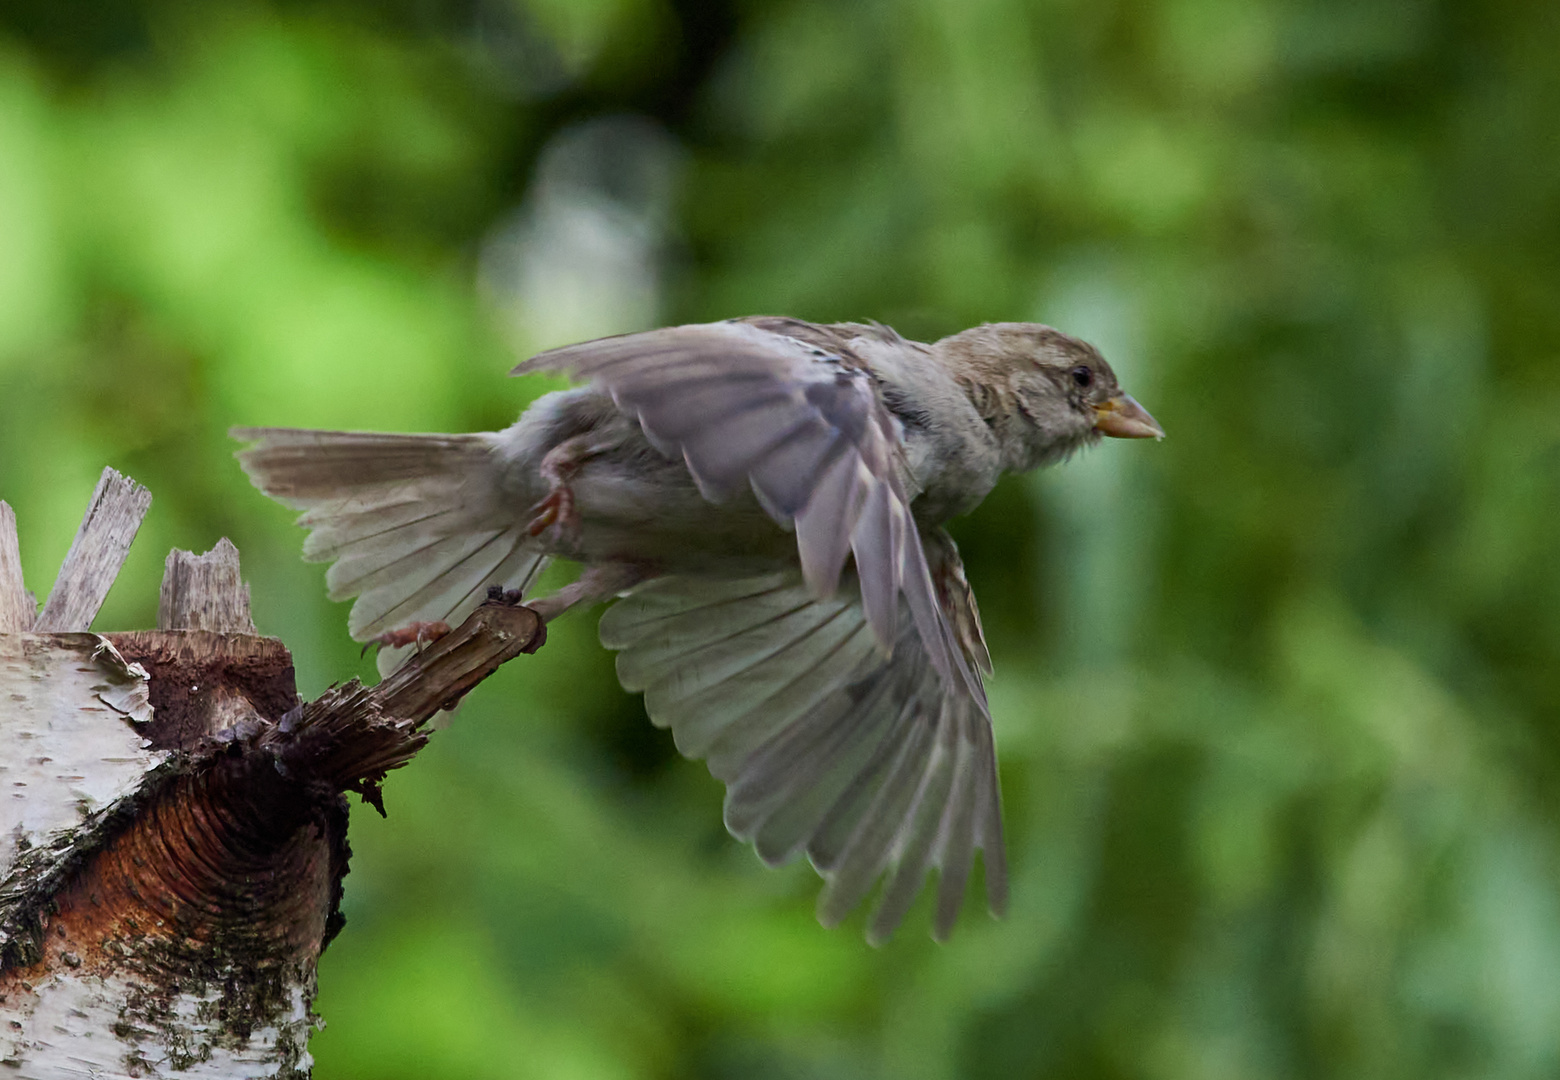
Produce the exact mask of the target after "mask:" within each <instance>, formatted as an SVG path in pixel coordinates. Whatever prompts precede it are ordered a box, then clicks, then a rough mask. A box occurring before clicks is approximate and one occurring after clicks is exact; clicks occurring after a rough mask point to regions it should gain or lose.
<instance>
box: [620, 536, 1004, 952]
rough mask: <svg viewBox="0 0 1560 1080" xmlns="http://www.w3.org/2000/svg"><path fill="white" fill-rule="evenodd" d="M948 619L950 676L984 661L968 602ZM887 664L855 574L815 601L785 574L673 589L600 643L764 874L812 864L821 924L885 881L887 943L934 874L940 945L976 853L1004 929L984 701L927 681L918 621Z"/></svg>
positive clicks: (944, 550) (881, 925)
mask: <svg viewBox="0 0 1560 1080" xmlns="http://www.w3.org/2000/svg"><path fill="white" fill-rule="evenodd" d="M929 539H930V540H931V541H933V542H932V545H931V550H932V553H933V573H934V574H935V575H936V578H937V581H938V584H939V586H943V585H944V583H947V584H950V585H955V586H956V585H958V584H960V583H962V580H963V579H962V573H961V572H960V571H959V567H958V556H957V553H956V552H955V551H954V549H953V544H952V541H951V540H948V539H947V538H946V535H945V534H942V533H940V531H939V532H938V533H936V534H932V535H931V536H930V537H929ZM939 591H941V592H944V594H945V596H946V597H947V598H949V601H950V603H952V604H953V605H954V607H955V609H956V613H955V615H954V622H955V624H956V625H958V626H960V627H961V628H963V629H964V630H965V631H967V633H961V634H960V636H959V641H960V643H961V645H960V657H959V659H960V661H961V663H962V664H964V665H965V667H966V669H968V667H969V666H971V665H975V664H978V663H979V662H980V658H981V657H983V656H984V653H985V647H984V644H982V643H981V641H980V623H979V619H978V617H977V616H976V614H975V611H974V609H973V607H969V606H966V605H965V603H964V598H966V597H967V596H968V593H967V591H962V592H961V591H960V589H959V588H957V587H954V588H940V589H939ZM901 626H902V629H901V631H900V635H899V639H898V640H897V641H896V642H895V647H894V649H893V652H892V654H891V655H890V656H887V657H885V656H884V654H883V652H882V651H881V650H880V649H879V648H878V647H877V645H876V642H875V641H874V637H873V632H872V630H871V628H870V627H869V625H868V620H867V614H866V611H865V608H864V606H863V603H862V599H861V593H860V590H859V589H858V588H857V583H856V580H855V578H854V575H850V574H847V575H846V576H845V579H844V580H843V582H842V583H841V586H840V588H839V589H838V590H837V591H836V592H835V594H834V595H833V596H832V597H828V598H819V597H818V596H817V595H816V594H815V593H814V592H813V591H812V590H811V589H810V588H809V587H808V586H807V584H806V583H805V582H804V581H803V580H802V579H801V577H800V575H799V574H797V573H796V572H795V571H785V572H779V573H775V574H771V575H767V576H759V577H748V578H740V579H731V578H716V577H696V576H672V577H663V578H659V579H656V580H654V581H651V582H649V583H648V584H646V585H644V586H642V587H641V588H639V589H638V590H636V591H634V592H632V593H630V594H629V595H628V596H627V597H626V598H624V599H622V600H619V601H618V602H617V603H616V604H615V605H614V606H612V607H611V608H609V609H608V610H607V612H606V614H605V615H603V616H602V620H601V640H602V642H603V644H605V645H606V646H608V647H609V648H612V649H617V650H619V654H618V659H617V667H618V675H619V678H620V679H621V680H622V682H623V685H624V686H625V687H626V688H627V689H629V690H635V691H643V692H644V695H645V707H646V710H647V711H648V712H649V714H650V718H651V719H652V720H653V721H654V722H655V723H656V724H657V725H659V726H661V727H670V728H671V729H672V733H673V736H674V737H675V739H676V741H677V747H678V749H679V750H681V751H682V752H683V753H684V754H686V755H687V756H689V757H700V758H706V759H708V762H709V767H710V772H711V773H713V774H714V775H715V776H716V777H717V778H719V779H720V780H722V781H724V782H725V784H726V807H725V820H726V826H727V828H728V829H730V830H731V832H732V834H733V835H735V836H737V837H739V838H741V839H744V840H748V841H751V842H752V843H753V845H754V847H755V848H756V849H757V851H758V854H759V855H760V856H761V857H762V858H763V859H764V860H765V861H766V862H768V863H771V864H773V863H779V862H783V861H785V860H787V859H789V858H791V857H793V856H795V855H796V854H798V853H800V852H806V854H807V856H808V858H809V859H811V861H812V863H813V865H814V866H815V867H816V868H817V869H818V871H819V873H821V874H822V875H823V877H824V879H825V881H826V884H825V886H824V889H823V893H822V894H821V895H820V897H819V899H818V916H819V919H820V920H822V921H823V923H824V924H825V925H833V924H834V923H836V922H838V921H839V920H840V919H842V918H843V917H844V916H845V914H846V913H847V912H848V911H850V910H851V909H852V908H854V907H855V906H856V905H857V904H858V903H860V902H861V901H862V900H863V899H864V898H865V897H866V896H867V894H868V893H869V892H871V891H872V888H873V886H874V885H875V884H876V883H877V882H878V880H879V879H883V880H884V882H885V884H884V888H883V891H882V898H881V900H880V901H879V903H878V905H877V908H876V910H875V911H874V912H873V914H872V917H871V921H870V924H869V926H868V930H867V934H868V938H869V940H872V941H873V942H874V943H875V942H877V941H881V940H883V939H885V938H886V937H888V935H889V934H891V933H892V932H893V930H894V929H895V927H897V926H898V924H899V922H900V920H901V919H903V918H904V915H905V912H906V911H907V910H908V909H909V907H910V905H911V903H912V902H913V901H914V899H915V897H916V895H917V894H918V893H919V892H920V890H921V886H922V883H923V881H924V880H925V878H926V876H927V873H928V872H929V871H930V870H931V869H932V868H934V867H935V868H936V869H937V870H938V875H939V880H938V886H937V908H936V915H935V917H934V922H933V932H934V934H935V936H937V937H938V938H939V939H941V938H943V937H946V936H947V934H948V933H949V931H950V930H951V929H952V927H953V924H954V921H955V919H956V918H957V916H958V913H959V908H960V906H961V904H962V903H963V898H964V892H965V885H966V882H967V880H968V877H969V874H970V870H971V868H972V866H973V865H974V859H975V851H976V850H977V849H980V850H981V851H983V852H984V863H985V882H986V895H987V899H988V902H989V904H990V907H991V909H992V910H993V911H994V912H1000V911H1001V910H1002V908H1003V907H1004V906H1005V903H1006V897H1007V867H1006V862H1005V858H1004V854H1003V845H1002V819H1001V808H1000V800H999V796H998V790H997V770H996V755H995V750H994V748H993V745H992V734H991V721H990V716H989V714H988V712H987V709H986V701H985V696H984V694H983V693H982V692H980V689H979V686H980V684H979V680H978V679H976V680H975V683H974V687H975V689H974V690H973V692H972V690H971V688H970V687H969V686H967V685H965V684H964V683H963V682H962V680H961V681H959V682H949V681H947V680H945V679H943V678H942V677H941V676H939V675H938V674H937V672H936V671H935V670H934V668H933V666H932V663H931V657H930V654H929V651H928V650H927V648H926V647H925V643H924V641H923V640H922V638H921V637H920V635H919V634H918V633H917V630H916V628H915V626H914V624H913V622H911V621H909V620H903V621H902V622H901Z"/></svg>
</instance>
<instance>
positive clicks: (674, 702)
mask: <svg viewBox="0 0 1560 1080" xmlns="http://www.w3.org/2000/svg"><path fill="white" fill-rule="evenodd" d="M538 371H550V372H560V373H564V374H567V375H569V376H572V377H573V378H575V379H576V380H577V381H580V382H582V383H583V385H579V386H576V387H574V388H573V389H569V390H563V391H559V392H556V393H550V394H546V395H544V396H542V397H540V398H538V399H537V400H536V401H535V402H534V403H533V404H532V405H531V406H530V408H528V409H527V410H526V411H525V413H524V414H523V415H522V416H521V417H520V419H519V420H518V421H517V422H516V423H515V424H513V425H512V426H510V427H509V428H506V429H505V430H503V431H499V432H493V433H481V434H468V435H396V434H371V433H357V432H340V431H305V430H295V429H284V428H237V429H234V431H233V435H234V436H235V437H236V438H238V439H240V440H243V441H245V442H248V443H252V445H251V446H249V447H248V448H247V449H244V450H242V451H240V452H239V454H238V457H239V460H240V462H241V463H242V465H243V467H244V469H245V471H246V472H247V473H248V474H249V476H250V478H251V479H252V480H253V481H254V483H255V485H256V486H257V487H259V488H260V490H261V491H263V492H265V493H266V494H267V495H269V496H271V497H273V498H275V499H277V500H278V501H280V502H282V503H284V504H285V505H287V506H290V507H292V508H294V509H298V510H302V511H303V514H302V516H301V517H299V519H298V523H299V524H300V525H302V526H304V527H305V528H307V529H308V530H310V532H309V536H308V538H307V539H306V540H305V542H304V548H303V550H304V557H305V558H306V559H309V560H312V561H322V562H330V563H332V564H333V565H332V566H331V567H330V569H329V571H328V572H327V574H326V583H327V585H328V587H329V590H330V596H331V598H332V599H336V600H344V599H349V598H353V597H356V603H355V604H354V605H353V607H352V612H351V615H350V617H349V620H348V626H349V630H350V632H351V634H352V636H353V637H354V638H355V639H357V640H359V641H374V640H379V641H382V642H383V643H385V644H386V645H387V646H388V645H391V644H395V643H404V642H408V641H414V640H416V639H417V638H419V637H421V636H422V630H421V628H422V627H424V626H426V625H428V624H431V623H436V622H439V621H451V622H453V621H456V620H459V619H461V618H464V616H465V615H466V614H467V613H468V612H469V611H470V610H472V609H473V608H474V607H475V606H476V605H477V604H478V603H480V602H481V600H482V599H484V598H485V596H486V595H487V592H488V590H489V589H490V588H492V587H494V586H497V587H501V588H504V589H506V590H511V591H518V592H519V594H520V595H521V596H523V597H524V598H525V599H526V602H528V603H529V604H530V606H531V607H533V608H534V609H535V610H536V611H537V612H538V613H539V614H541V615H542V617H543V618H544V619H546V620H551V619H553V618H556V617H557V616H558V615H560V614H562V613H563V612H564V611H567V610H569V609H571V608H575V607H581V606H585V605H592V604H596V603H599V602H602V601H607V600H613V599H614V598H616V599H615V602H614V603H613V604H612V606H611V607H609V608H608V609H607V611H606V612H605V613H604V614H603V616H602V618H601V623H600V635H601V640H602V643H603V644H604V645H606V646H607V647H608V648H610V649H614V650H616V651H617V654H618V655H617V672H618V676H619V679H620V681H621V682H622V684H623V686H624V688H625V689H627V690H629V691H635V692H643V694H644V701H645V708H646V711H647V712H648V713H649V716H650V719H651V720H652V721H653V722H654V723H655V724H657V725H658V726H661V727H669V728H670V729H671V731H672V735H673V738H674V740H675V741H676V744H677V748H678V750H679V751H681V752H682V753H683V754H685V755H687V756H689V757H693V758H703V759H705V760H706V762H707V763H708V765H709V769H710V772H711V773H713V774H714V775H715V776H716V777H717V778H719V779H720V780H722V781H723V782H724V783H725V785H726V800H725V824H726V827H727V828H728V829H729V830H730V831H731V833H732V834H733V835H734V836H736V837H738V838H740V839H742V840H745V841H748V842H750V843H752V844H753V846H754V848H755V849H756V850H757V852H758V854H759V856H760V857H761V858H762V859H763V860H764V861H765V862H766V863H768V864H771V865H775V864H779V863H781V862H784V861H786V860H788V859H791V858H793V857H795V856H797V855H799V854H804V853H805V854H806V856H807V857H808V859H809V860H811V862H812V864H813V866H814V867H815V868H816V869H817V870H818V872H819V873H820V874H821V875H822V877H823V878H824V880H825V884H824V888H823V891H822V893H821V894H820V896H819V900H818V917H819V919H820V920H821V921H822V922H823V923H824V924H825V925H827V926H832V925H834V924H835V923H837V922H838V921H839V920H840V919H842V918H843V917H844V916H845V915H846V914H847V913H848V912H849V911H850V910H852V909H853V908H854V907H856V905H857V904H859V903H860V902H861V901H862V900H864V899H865V898H866V897H867V896H868V894H870V893H871V892H872V891H873V889H874V887H875V886H877V885H878V884H879V883H880V882H881V883H882V886H881V892H880V898H879V900H878V903H877V906H876V908H875V909H874V911H873V913H872V915H871V917H870V919H869V923H868V930H867V934H868V938H869V940H872V941H873V942H874V943H875V942H878V941H881V940H883V939H885V938H887V937H888V936H889V935H890V934H891V933H892V932H893V930H894V929H895V928H896V927H897V926H898V924H899V923H900V921H901V920H902V919H903V918H904V915H905V913H906V912H907V910H908V909H909V908H910V906H911V904H912V902H913V901H914V899H915V897H916V896H917V895H918V894H919V892H920V891H921V888H922V886H923V883H924V882H925V881H926V879H927V877H928V875H929V873H930V871H931V870H932V869H934V868H935V869H936V871H937V886H936V889H937V892H936V907H935V913H934V914H933V916H932V925H933V935H934V936H935V937H937V938H938V939H939V940H941V939H943V938H945V937H946V936H947V935H948V934H949V932H950V931H951V930H952V928H953V925H954V922H955V920H956V918H957V916H958V913H959V909H960V907H961V905H962V903H963V898H964V894H965V891H966V884H967V880H968V878H969V875H970V873H971V870H972V868H973V865H974V860H975V852H976V851H977V850H978V851H980V852H982V859H983V863H984V878H985V886H986V896H987V902H988V906H989V907H990V908H991V910H992V911H993V913H996V914H1000V913H1001V912H1002V910H1003V908H1004V906H1005V904H1006V897H1007V865H1006V859H1005V855H1004V850H1003V840H1002V818H1001V806H1000V796H999V792H998V784H997V763H996V753H995V748H994V745H993V740H992V730H991V717H990V712H989V710H988V707H987V702H986V695H985V691H984V688H983V677H984V676H985V675H987V674H989V673H990V671H991V664H990V658H989V655H988V653H987V650H986V645H985V641H984V637H983V634H982V630H981V625H980V616H979V614H978V611H977V609H976V606H975V597H974V595H973V594H972V592H971V591H970V587H969V585H968V583H967V582H966V581H965V577H964V571H963V567H962V565H961V563H960V561H959V555H958V551H957V549H956V548H955V547H954V543H953V540H952V539H951V538H950V537H949V535H948V533H947V532H946V531H945V529H944V528H943V525H944V523H945V522H947V521H948V520H949V519H951V518H954V517H957V516H959V515H961V514H965V513H968V512H969V511H971V510H973V509H974V508H975V507H976V506H977V505H979V503H980V502H981V500H982V499H983V498H984V497H985V496H986V494H987V493H988V492H989V491H990V490H991V489H992V487H993V486H994V485H995V484H996V482H997V479H998V478H999V477H1000V476H1001V475H1002V474H1003V473H1006V472H1025V471H1028V470H1030V469H1035V468H1038V467H1040V466H1044V465H1048V464H1052V463H1055V462H1059V461H1061V460H1063V459H1065V458H1066V457H1068V456H1069V455H1070V454H1072V453H1073V452H1075V451H1077V450H1079V449H1081V448H1083V447H1086V446H1089V445H1091V444H1093V443H1095V442H1097V441H1099V439H1100V438H1101V436H1107V435H1108V436H1115V437H1118V438H1161V437H1163V435H1164V432H1163V431H1162V430H1161V429H1160V427H1159V425H1158V424H1157V423H1155V421H1154V419H1153V418H1152V417H1151V416H1150V415H1149V414H1148V412H1147V411H1145V410H1144V409H1143V408H1142V406H1140V405H1138V403H1137V402H1136V401H1134V400H1133V399H1132V398H1131V397H1130V396H1128V395H1127V394H1126V393H1125V392H1123V391H1122V390H1121V388H1120V387H1119V386H1118V385H1117V381H1116V376H1115V374H1114V373H1113V372H1112V371H1111V368H1110V365H1109V364H1107V363H1106V362H1105V359H1104V357H1102V356H1101V355H1100V353H1099V352H1098V351H1097V350H1096V349H1094V348H1093V347H1092V346H1090V345H1088V344H1087V343H1085V342H1083V341H1080V340H1078V339H1076V338H1073V337H1069V336H1068V335H1066V334H1064V333H1062V332H1060V331H1058V330H1054V329H1052V328H1050V327H1047V326H1041V325H1038V324H1035V323H991V324H986V325H982V326H977V327H975V328H973V329H970V330H966V331H964V332H962V333H959V334H954V335H953V336H951V337H947V338H943V339H942V340H940V341H937V342H935V343H933V344H929V345H928V344H922V343H920V342H914V341H909V340H906V339H905V338H903V337H901V336H900V335H899V334H898V333H896V332H895V331H893V330H891V329H889V328H888V327H886V326H882V325H879V324H876V323H870V324H862V323H836V324H832V325H819V324H815V323H809V322H804V321H802V320H800V319H792V318H783V317H769V316H761V317H753V318H744V319H733V320H730V321H726V322H717V323H708V324H699V325H689V326H675V327H668V328H665V329H661V330H652V331H648V332H645V333H637V334H627V335H623V336H619V337H610V338H603V339H601V340H597V341H589V342H585V343H583V344H579V345H571V346H568V347H565V348H560V349H554V350H551V351H549V352H544V353H541V354H539V355H537V356H535V357H532V358H531V359H529V360H527V361H525V362H524V363H522V364H520V365H519V366H518V367H516V368H515V369H514V371H513V372H512V374H524V373H528V372H538ZM554 557H561V558H565V559H569V560H573V561H575V562H578V563H580V564H581V565H582V568H583V569H582V571H581V573H580V576H579V578H578V580H576V581H575V582H574V583H572V584H570V585H567V586H564V587H563V588H562V589H560V590H558V591H556V592H554V593H553V594H551V595H546V596H534V597H533V596H532V595H531V593H532V590H533V588H534V586H535V583H536V581H537V578H538V575H539V574H540V572H541V570H542V568H543V566H544V565H545V564H546V563H547V561H548V560H549V559H551V558H554ZM408 627H411V628H413V629H411V630H410V631H408V630H407V629H406V628H408ZM407 651H408V648H390V647H387V648H384V649H382V650H381V654H380V664H381V668H382V669H388V668H389V667H392V666H393V665H394V664H396V663H397V662H399V660H400V658H401V657H402V656H404V654H405V653H406V652H407Z"/></svg>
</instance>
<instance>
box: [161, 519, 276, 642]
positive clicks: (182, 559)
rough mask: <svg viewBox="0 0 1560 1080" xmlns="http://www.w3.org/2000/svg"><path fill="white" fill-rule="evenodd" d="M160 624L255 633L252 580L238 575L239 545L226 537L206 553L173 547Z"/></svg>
mask: <svg viewBox="0 0 1560 1080" xmlns="http://www.w3.org/2000/svg"><path fill="white" fill-rule="evenodd" d="M157 629H159V630H215V631H217V632H218V633H223V634H253V633H254V632H255V624H254V623H253V622H251V621H250V615H249V586H248V585H246V584H244V582H243V580H242V579H241V578H240V577H239V576H238V548H236V547H234V546H233V542H232V541H231V540H229V539H228V538H227V537H225V536H224V537H223V538H222V539H221V540H218V541H217V546H216V547H214V548H212V549H211V550H210V551H208V552H206V554H204V555H196V554H194V553H193V552H189V551H180V550H179V549H178V548H174V549H173V550H172V551H170V552H168V561H167V563H166V564H165V566H164V568H163V580H162V595H161V597H160V598H159V600H158V604H157Z"/></svg>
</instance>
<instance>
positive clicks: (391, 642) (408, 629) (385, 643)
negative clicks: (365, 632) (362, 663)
mask: <svg viewBox="0 0 1560 1080" xmlns="http://www.w3.org/2000/svg"><path fill="white" fill-rule="evenodd" d="M449 632H450V624H449V623H447V622H445V621H444V620H443V619H436V620H434V621H433V622H414V623H407V624H406V625H405V626H402V627H398V628H397V629H395V630H390V631H387V632H385V633H383V634H380V635H379V636H378V637H373V638H369V639H368V642H367V643H366V644H365V645H364V646H363V652H365V653H367V652H368V646H369V645H378V646H379V647H380V648H382V649H400V648H404V647H405V646H407V645H416V646H417V651H418V652H419V653H420V652H422V647H423V646H424V645H427V644H432V643H433V642H435V641H438V640H439V639H440V638H441V637H443V636H444V635H445V634H448V633H449Z"/></svg>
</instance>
